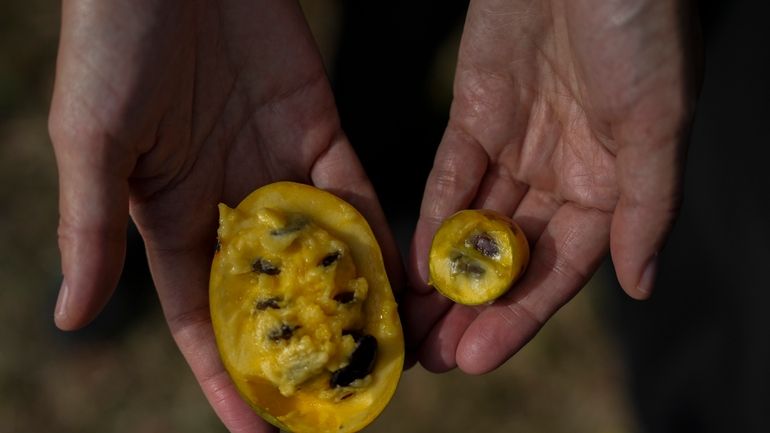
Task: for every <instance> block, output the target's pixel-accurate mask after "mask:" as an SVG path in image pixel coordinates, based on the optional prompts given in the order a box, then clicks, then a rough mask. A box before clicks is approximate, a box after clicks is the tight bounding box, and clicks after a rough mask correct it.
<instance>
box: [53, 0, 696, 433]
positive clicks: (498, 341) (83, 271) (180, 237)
mask: <svg viewBox="0 0 770 433" xmlns="http://www.w3.org/2000/svg"><path fill="white" fill-rule="evenodd" d="M687 16H689V14H688V13H687V11H685V10H684V7H683V6H682V4H681V2H678V1H673V0H661V1H652V0H638V1H630V0H613V1H602V0H571V1H567V0H562V1H556V0H554V1H545V0H543V1H533V0H527V1H524V0H508V1H501V0H475V1H471V3H470V5H469V9H468V14H467V20H466V25H465V30H464V33H463V39H462V45H461V48H460V53H459V56H458V65H457V74H456V79H455V89H454V94H455V99H454V102H453V104H452V109H451V113H450V120H449V124H448V127H447V130H446V133H445V135H444V138H443V140H442V142H441V144H440V147H439V150H438V152H437V155H436V159H435V163H434V167H433V170H432V172H431V175H430V178H429V180H428V183H427V185H426V189H425V195H424V199H423V204H422V207H421V212H420V220H419V222H418V226H417V229H416V231H415V234H414V240H413V246H412V251H411V258H410V261H409V267H410V273H409V277H410V281H411V285H412V286H413V291H411V292H410V293H408V294H407V295H406V296H405V297H404V299H403V300H402V306H403V316H402V317H403V319H404V321H405V323H406V326H407V328H406V331H407V338H408V339H409V341H410V344H411V346H412V348H413V349H414V350H415V353H416V357H417V358H419V360H420V361H421V362H422V364H423V365H424V366H425V367H426V368H428V369H430V370H433V371H445V370H448V369H451V368H454V367H456V366H459V367H460V368H461V369H462V370H464V371H466V372H469V373H482V372H486V371H490V370H492V369H494V368H496V367H497V366H499V365H500V364H501V363H502V362H504V361H505V360H506V359H508V358H509V357H510V356H512V355H513V354H514V353H515V352H516V351H517V350H518V349H519V348H521V346H522V345H523V344H525V343H526V342H527V341H528V340H529V339H530V338H532V336H533V335H534V334H535V333H536V332H537V330H538V329H539V328H540V326H542V324H543V323H544V322H545V321H546V320H547V319H548V318H549V317H550V316H551V315H552V314H553V313H554V312H555V311H556V310H557V309H558V308H559V307H560V306H561V305H563V304H564V303H565V302H567V301H568V300H569V299H570V298H571V297H572V296H574V294H575V293H576V292H577V291H578V290H579V289H580V287H581V286H582V285H583V284H584V283H585V281H586V280H587V279H588V278H589V276H590V275H591V274H592V273H593V272H594V271H595V269H596V267H597V266H598V264H599V262H600V261H601V259H602V257H603V256H604V255H605V254H606V253H607V251H608V250H610V251H611V253H612V258H613V261H614V263H615V267H616V270H617V275H618V279H619V280H620V282H621V284H622V286H623V288H624V289H625V290H626V291H627V292H628V293H629V294H630V295H631V296H632V297H634V298H639V299H643V298H646V297H648V296H649V295H650V293H651V289H652V286H653V282H654V276H655V267H656V260H655V257H656V255H657V252H658V251H660V249H661V247H662V245H663V242H664V239H665V236H666V234H667V232H668V231H669V230H670V227H671V224H672V223H673V220H674V217H675V215H676V212H677V209H678V206H679V202H680V191H681V177H682V165H683V159H684V152H685V146H684V137H685V135H686V132H687V126H688V124H689V120H690V118H691V115H692V107H693V99H694V97H693V95H694V93H695V91H694V89H695V81H696V80H695V79H694V75H695V74H694V73H693V71H692V68H691V67H690V65H692V64H694V62H693V59H692V58H691V57H692V53H693V52H694V50H692V49H691V47H690V45H691V38H692V33H693V28H692V27H693V26H692V25H691V23H690V22H688V21H687V20H686V19H685V17H687ZM50 132H51V138H52V141H53V144H54V149H55V152H56V158H57V164H58V167H59V174H60V215H61V219H60V227H59V243H60V249H61V255H62V270H63V273H64V282H63V284H62V289H61V291H60V296H59V301H58V303H57V308H56V313H55V320H56V323H57V325H58V326H59V327H60V328H62V329H65V330H66V329H76V328H79V327H81V326H84V325H85V324H86V323H88V322H89V321H90V320H91V319H93V317H94V316H96V315H97V314H98V312H99V311H100V310H101V308H102V306H103V305H104V304H105V303H106V302H107V300H108V298H109V297H110V295H111V293H112V291H113V290H114V287H115V285H116V282H117V280H118V277H119V274H120V271H121V268H122V264H123V258H124V250H125V233H126V224H127V221H128V216H129V215H130V216H131V218H132V219H133V220H134V221H135V223H136V225H137V227H138V228H139V230H140V233H141V234H142V236H143V238H144V240H145V244H146V247H147V254H148V257H149V261H150V266H151V271H152V274H153V278H154V281H155V285H156V288H157V290H158V295H159V299H160V301H161V304H162V306H163V311H164V314H165V316H166V318H167V320H168V324H169V328H170V330H171V332H172V334H173V336H174V339H175V341H176V342H177V344H178V346H179V348H180V350H181V351H182V353H183V354H184V356H185V358H186V360H187V362H188V363H189V365H190V367H191V369H192V370H193V372H194V374H195V377H196V378H197V380H198V381H199V382H200V384H201V387H202V389H203V391H204V393H205V394H206V396H207V398H208V399H209V401H210V402H211V404H212V406H213V407H214V409H215V411H216V412H217V414H218V415H219V416H220V418H221V419H222V420H223V422H224V423H225V425H226V426H227V427H228V429H230V431H232V432H264V431H272V429H271V428H270V427H269V426H267V425H266V424H264V423H263V422H262V421H261V420H259V418H258V417H257V416H256V415H255V414H254V413H253V412H252V411H251V410H250V409H249V408H248V407H247V406H246V404H245V403H244V402H243V401H242V400H241V399H240V397H239V396H238V395H237V393H236V391H235V389H234V387H233V385H232V383H231V381H230V379H229V378H228V376H227V374H226V373H225V372H224V370H223V368H222V365H221V362H220V360H219V356H218V354H217V352H216V347H215V343H214V339H213V334H212V330H211V325H210V318H209V313H208V296H207V285H208V271H209V266H210V260H211V255H212V251H213V248H214V232H215V229H216V207H215V206H216V203H218V202H220V201H221V202H224V203H226V204H228V205H230V206H234V205H236V204H237V203H238V201H240V199H241V198H243V197H244V196H245V195H246V194H247V193H248V192H250V191H251V190H253V189H255V188H256V187H258V186H261V185H264V184H266V183H269V182H272V181H276V180H285V179H290V180H297V181H302V182H307V183H312V184H314V185H316V186H318V187H320V188H324V189H328V190H331V191H332V192H334V193H336V194H338V195H340V196H341V197H343V198H345V199H346V200H348V201H349V202H351V203H352V204H353V205H354V206H356V207H357V208H358V209H359V210H360V211H361V212H362V213H363V214H364V215H365V216H366V217H367V219H368V220H369V222H370V224H371V225H372V228H373V229H374V231H375V234H376V235H377V237H378V240H379V241H380V243H381V246H382V249H383V253H384V255H385V259H386V263H387V265H388V269H389V273H390V276H391V279H392V281H393V286H394V287H399V286H400V284H399V278H400V273H399V270H400V262H399V259H398V253H397V251H396V249H395V246H394V243H393V240H392V237H391V236H390V233H389V231H388V229H387V226H386V223H385V220H384V217H383V215H382V212H381V210H380V207H379V205H378V203H377V199H376V195H375V194H374V192H373V190H372V187H371V185H370V183H369V181H368V180H367V178H366V176H365V174H364V172H363V170H362V169H361V166H360V164H359V162H358V160H357V158H356V156H355V155H354V153H353V151H352V150H351V147H350V145H349V143H348V141H347V139H346V137H345V135H344V133H343V132H342V131H341V129H340V125H339V119H338V117H337V114H336V107H335V104H334V100H333V97H332V94H331V91H330V89H329V85H328V82H327V79H326V77H325V74H324V72H323V67H322V64H321V61H320V57H319V55H318V52H317V49H316V47H315V45H314V43H313V42H312V37H311V35H310V33H309V31H308V29H307V26H306V24H305V22H304V19H303V18H302V15H301V11H300V10H299V8H298V7H297V5H296V4H295V3H293V2H270V1H268V0H256V1H246V0H222V1H219V2H217V3H213V2H211V3H209V2H195V3H190V2H184V1H182V0H164V1H161V0H132V1H126V0H99V1H96V0H81V1H77V2H76V1H73V0H65V1H64V2H63V18H62V34H61V45H60V49H59V59H58V64H57V76H56V84H55V90H54V98H53V101H52V107H51V116H50ZM468 207H484V208H490V209H494V210H497V211H498V212H502V213H504V214H507V215H511V216H512V217H513V218H514V220H516V222H517V223H518V224H519V225H520V226H521V227H522V229H523V230H524V231H525V233H526V235H527V237H528V239H529V240H530V243H531V244H532V245H533V249H532V258H531V263H530V267H529V270H528V272H527V274H526V276H525V277H524V279H523V280H521V281H520V283H518V284H517V286H516V287H515V289H514V290H512V291H510V292H509V293H508V294H507V295H506V296H504V297H503V298H502V299H500V300H499V301H498V302H497V303H496V304H495V305H492V306H485V307H475V308H470V307H464V306H460V305H453V304H451V303H450V302H449V301H447V300H446V299H445V298H443V297H441V296H440V295H438V294H436V293H435V292H434V291H432V289H431V288H430V287H428V286H427V284H426V281H427V277H428V275H427V270H428V266H427V257H428V249H429V246H430V240H431V238H432V235H433V233H434V232H435V230H436V229H437V227H438V225H439V224H440V222H441V220H442V219H443V218H445V217H447V216H448V215H451V214H452V213H454V212H455V211H457V210H460V209H464V208H468Z"/></svg>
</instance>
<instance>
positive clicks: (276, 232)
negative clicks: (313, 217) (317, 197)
mask: <svg viewBox="0 0 770 433" xmlns="http://www.w3.org/2000/svg"><path fill="white" fill-rule="evenodd" d="M308 222H309V221H308V219H307V218H305V217H303V216H298V215H295V216H293V217H292V218H291V219H290V220H289V223H288V224H286V226H285V227H281V228H279V229H273V230H270V235H272V236H284V235H288V234H289V233H294V232H298V231H300V230H302V229H303V228H305V226H306V225H307V224H308Z"/></svg>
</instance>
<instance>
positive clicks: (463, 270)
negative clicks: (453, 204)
mask: <svg viewBox="0 0 770 433" xmlns="http://www.w3.org/2000/svg"><path fill="white" fill-rule="evenodd" d="M480 233H484V234H486V236H487V237H488V238H490V239H493V240H494V244H495V247H496V252H497V254H496V255H495V256H494V257H488V256H486V255H485V254H483V253H482V252H481V250H478V249H475V248H474V247H472V245H471V244H473V242H471V241H470V239H472V238H473V237H474V236H477V235H479V234H480ZM458 263H459V264H460V265H458ZM528 264H529V243H528V242H527V238H526V236H525V235H524V232H523V231H522V230H521V228H519V227H518V225H516V223H515V222H513V220H511V219H510V218H508V217H506V216H504V215H501V214H499V213H497V212H494V211H492V210H488V209H473V210H462V211H460V212H457V213H456V214H454V215H452V216H450V217H449V218H447V219H446V220H444V222H443V223H442V224H441V226H440V227H439V229H438V230H437V231H436V234H435V235H434V237H433V242H432V244H431V249H430V254H429V268H430V281H429V283H430V284H431V285H432V286H433V287H435V288H436V290H438V291H439V292H440V293H441V294H442V295H444V296H446V297H447V298H449V299H451V300H453V301H454V302H457V303H459V304H465V305H480V304H486V303H490V302H492V301H494V300H495V299H497V298H498V297H500V296H502V295H503V294H504V293H505V292H507V291H508V290H509V289H510V288H511V286H512V285H513V284H514V283H515V282H516V281H517V280H518V279H519V278H520V277H521V275H522V274H523V273H524V271H525V270H526V268H527V265H528Z"/></svg>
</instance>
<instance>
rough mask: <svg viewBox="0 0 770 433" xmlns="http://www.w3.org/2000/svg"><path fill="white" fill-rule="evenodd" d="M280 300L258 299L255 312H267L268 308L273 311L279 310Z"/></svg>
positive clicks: (276, 298)
mask: <svg viewBox="0 0 770 433" xmlns="http://www.w3.org/2000/svg"><path fill="white" fill-rule="evenodd" d="M282 300H283V299H281V298H278V297H274V298H267V299H260V300H258V301H257V310H267V309H268V308H271V309H273V310H280V309H281V304H280V302H281V301H282Z"/></svg>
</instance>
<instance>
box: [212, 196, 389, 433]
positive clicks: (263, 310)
mask: <svg viewBox="0 0 770 433" xmlns="http://www.w3.org/2000/svg"><path fill="white" fill-rule="evenodd" d="M219 211H220V217H219V230H218V240H219V243H218V245H217V252H216V254H215V256H214V261H213V264H212V268H211V279H210V284H209V298H210V308H211V320H212V325H213V328H214V333H215V336H216V340H217V346H218V348H219V352H220V355H221V358H222V361H223V363H224V366H225V368H226V370H227V371H228V373H229V374H230V377H231V378H232V380H233V382H234V383H235V385H236V387H237V388H238V390H239V392H240V393H241V395H242V396H243V398H244V399H245V400H246V401H247V402H248V403H249V404H250V405H251V406H252V407H253V408H254V410H255V411H256V412H257V413H258V414H259V415H261V416H262V417H263V418H264V419H265V420H267V421H268V422H270V423H272V424H273V425H275V426H277V427H279V428H281V429H283V430H287V431H291V432H295V433H304V432H319V433H323V432H335V433H344V432H355V431H358V430H360V429H362V428H363V427H364V426H366V425H367V424H369V423H370V422H371V421H373V420H374V418H376V417H377V415H379V414H380V412H382V410H383V409H384V408H385V406H386V405H387V403H388V401H389V400H390V399H391V397H392V396H393V393H394V392H395V390H396V386H397V384H398V381H399V378H400V376H401V371H402V368H403V362H404V340H403V333H402V330H401V322H400V320H399V316H398V312H397V307H396V302H395V300H394V298H393V293H392V291H391V287H390V283H389V282H388V278H387V275H386V273H385V266H384V264H383V260H382V254H381V252H380V248H379V246H378V244H377V241H376V239H375V237H374V234H373V233H372V231H371V229H370V228H369V225H368V224H367V222H366V220H365V219H364V218H363V216H361V214H360V213H358V212H357V211H356V210H355V208H353V206H351V205H350V204H348V203H346V202H345V201H343V200H342V199H340V198H338V197H336V196H334V195H332V194H330V193H328V192H325V191H322V190H320V189H317V188H314V187H311V186H307V185H302V184H297V183H292V182H278V183H273V184H270V185H267V186H264V187H262V188H260V189H258V190H256V191H254V192H253V193H251V194H250V195H249V196H248V197H246V199H244V200H243V201H242V202H241V203H240V204H239V205H238V206H237V207H236V208H234V209H231V208H229V207H227V206H226V205H224V204H220V205H219Z"/></svg>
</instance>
